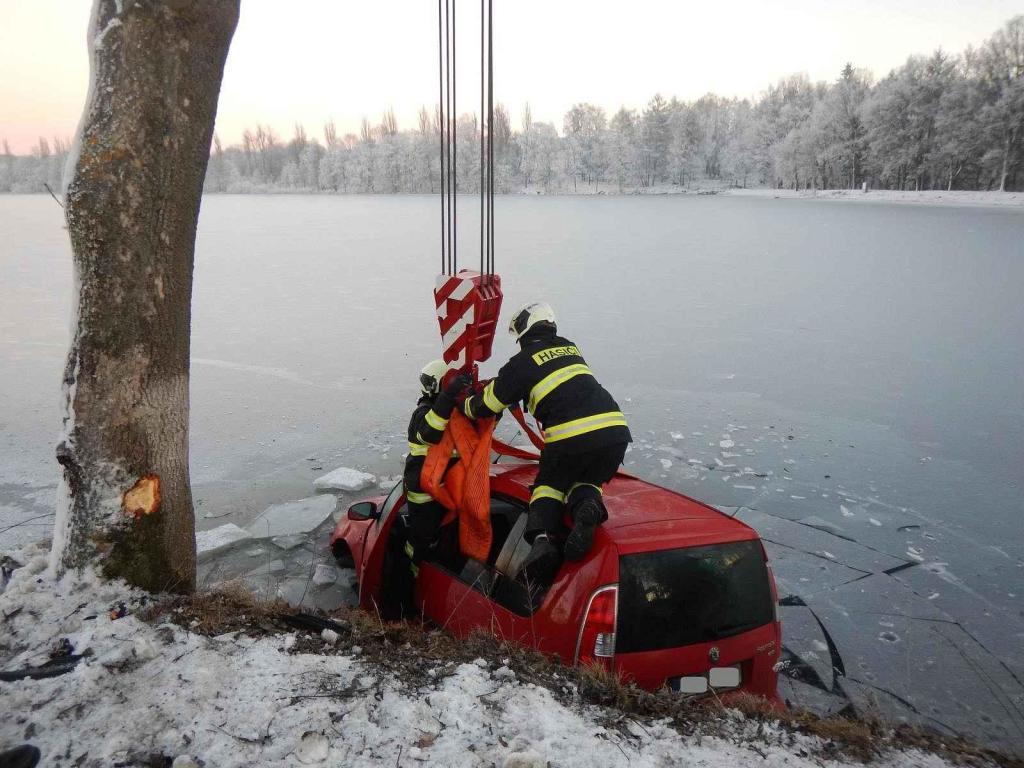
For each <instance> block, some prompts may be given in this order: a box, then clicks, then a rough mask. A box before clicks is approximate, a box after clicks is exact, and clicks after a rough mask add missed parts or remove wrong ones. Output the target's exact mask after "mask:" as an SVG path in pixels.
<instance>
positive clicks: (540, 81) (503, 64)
mask: <svg viewBox="0 0 1024 768" xmlns="http://www.w3.org/2000/svg"><path fill="white" fill-rule="evenodd" d="M457 1H458V2H459V11H458V22H459V24H458V32H459V40H460V47H459V53H458V56H459V58H458V63H459V94H460V98H459V109H460V112H470V111H475V110H476V109H478V106H479V67H480V64H479V35H480V17H479V13H480V4H479V3H478V2H476V1H475V0H457ZM494 5H495V31H494V34H495V44H494V56H495V100H496V101H497V102H502V103H504V104H506V105H507V106H508V108H509V110H510V112H511V114H512V117H513V122H514V124H515V125H517V126H518V124H519V121H520V114H521V112H522V107H523V104H525V103H526V102H529V103H530V105H531V107H532V110H533V116H534V119H535V120H543V121H551V122H553V123H554V124H555V125H556V127H557V128H558V129H559V130H561V126H562V115H563V113H564V112H565V110H566V109H567V108H568V107H569V106H570V105H571V104H573V103H574V102H578V101H589V102H592V103H595V104H599V105H601V106H603V107H605V108H606V109H607V110H608V111H609V112H613V111H614V110H616V109H618V107H619V106H621V105H623V104H625V105H626V106H630V107H642V106H643V105H644V103H645V102H646V101H647V100H648V99H649V98H650V97H651V96H652V95H653V94H654V93H655V92H656V91H660V92H661V93H662V94H663V95H664V96H665V97H666V98H667V97H670V96H672V95H675V96H678V97H679V98H681V99H684V100H690V99H694V98H697V97H699V96H701V95H702V94H704V93H706V92H708V91H712V92H715V93H717V94H719V95H722V96H741V97H752V96H756V95H757V94H758V93H760V92H761V91H763V90H764V88H765V87H766V86H767V85H769V84H771V83H773V82H775V81H777V80H778V79H779V78H781V77H784V76H786V75H789V74H793V73H796V72H806V73H807V74H808V75H809V76H810V77H811V79H812V80H832V79H834V78H835V77H836V76H837V75H838V73H839V71H840V69H841V68H842V67H843V64H844V63H845V62H847V61H851V62H853V64H854V66H856V67H863V68H866V69H869V70H871V71H873V72H874V74H875V76H876V77H877V78H880V77H882V76H884V75H885V74H887V73H888V72H889V71H890V70H891V69H892V68H893V67H896V66H898V65H899V64H901V63H902V62H903V61H904V60H905V59H906V57H907V56H908V55H910V54H912V53H929V52H931V51H932V50H934V49H935V48H938V47H941V48H943V49H945V50H947V51H950V52H959V51H961V50H962V49H963V48H964V47H966V46H967V45H968V44H972V45H978V44H980V43H981V42H983V41H984V40H985V39H986V38H987V37H989V36H990V35H991V34H992V33H993V32H994V31H995V30H996V29H997V28H999V27H1000V26H1002V25H1003V23H1005V22H1006V20H1007V19H1009V18H1010V17H1011V16H1013V15H1014V14H1016V13H1021V12H1022V10H1024V6H1022V2H1021V0H977V1H976V2H955V1H954V0H771V1H770V2H769V1H767V0H765V1H763V2H754V1H753V0H725V1H724V2H710V1H708V2H702V3H693V2H684V1H681V0H665V1H662V2H656V1H655V0H630V1H629V2H622V0H618V1H617V2H610V1H609V2H604V1H603V0H495V2H494ZM90 7H91V0H0V138H7V139H8V140H9V141H10V144H11V148H12V149H13V150H14V151H15V152H17V153H25V152H28V151H29V149H30V147H31V146H32V145H33V144H34V143H35V142H36V140H37V137H38V136H40V135H42V136H47V137H53V136H61V137H70V136H71V135H72V134H73V133H74V131H75V127H76V126H77V123H78V118H79V115H80V113H81V110H82V102H83V100H84V98H85V94H86V91H87V87H88V58H87V52H86V42H85V41H86V27H87V23H88V17H89V10H90ZM437 91H438V81H437V2H436V0H392V1H391V2H381V1H380V0H376V1H375V0H360V1H359V2H354V1H352V2H350V1H349V0H287V1H285V0H242V16H241V21H240V22H239V25H238V30H237V32H236V33H235V37H234V42H233V44H232V47H231V53H230V55H229V57H228V65H227V71H226V74H225V77H224V86H223V90H222V92H221V99H220V108H219V114H218V119H217V131H218V133H219V134H220V136H221V139H222V141H223V142H224V143H225V144H234V143H237V142H238V141H239V140H240V138H241V133H242V130H243V129H244V128H246V127H253V126H255V124H256V123H257V122H260V123H264V124H270V125H271V126H273V128H274V129H275V130H276V131H277V133H278V134H279V135H280V136H281V137H282V138H285V139H287V138H289V137H290V136H291V135H292V133H293V128H292V126H293V125H294V123H295V122H301V123H303V124H304V125H305V126H306V130H307V132H308V133H309V135H310V136H317V137H320V136H322V133H321V130H322V125H323V123H324V121H325V120H328V119H331V118H333V119H334V120H335V122H336V123H337V125H338V131H339V134H343V133H347V132H353V133H355V132H358V126H359V121H360V119H361V118H362V117H363V116H364V115H366V116H368V117H369V118H370V119H371V121H372V122H374V123H376V122H379V120H380V116H381V114H382V113H383V111H384V110H385V109H387V108H388V107H389V106H393V107H394V109H395V112H396V114H397V116H398V120H399V126H400V127H403V128H408V127H413V125H414V124H415V116H416V112H417V110H418V109H419V107H420V105H422V104H427V105H433V104H434V103H435V102H436V101H437Z"/></svg>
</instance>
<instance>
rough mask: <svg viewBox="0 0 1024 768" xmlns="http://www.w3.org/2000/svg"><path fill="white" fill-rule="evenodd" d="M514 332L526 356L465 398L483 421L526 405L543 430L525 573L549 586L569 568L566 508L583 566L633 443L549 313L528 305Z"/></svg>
mask: <svg viewBox="0 0 1024 768" xmlns="http://www.w3.org/2000/svg"><path fill="white" fill-rule="evenodd" d="M508 330H509V333H510V334H511V335H512V336H513V337H514V338H515V339H516V340H517V341H518V342H519V347H520V351H519V352H518V353H517V354H516V355H514V356H513V357H512V359H511V360H509V361H508V362H507V363H506V364H505V365H504V366H503V367H502V368H501V370H500V371H498V376H497V378H495V379H493V380H492V381H491V382H489V383H488V384H487V386H486V387H485V388H484V390H483V391H482V392H480V393H479V394H476V395H474V396H473V397H471V398H467V399H466V402H465V405H464V409H465V412H466V415H467V416H469V417H471V418H476V417H479V416H490V415H494V414H499V413H501V411H502V410H503V409H505V408H507V407H508V406H510V405H512V404H513V403H517V402H519V401H524V402H525V403H526V407H527V410H529V412H530V413H531V414H533V416H534V418H536V419H537V421H538V422H539V423H540V424H541V427H542V429H543V434H544V449H543V450H542V451H541V456H540V466H539V467H538V471H537V479H536V481H535V483H534V485H533V488H532V492H531V496H530V513H529V518H528V520H527V526H526V537H527V540H528V541H530V542H531V544H532V548H531V550H530V554H529V555H528V556H527V558H526V560H525V562H524V564H523V570H522V573H523V575H524V576H525V578H526V579H527V580H528V581H529V582H531V583H533V584H534V585H539V586H542V587H544V586H547V585H548V584H550V583H551V581H552V580H553V579H554V577H555V574H556V573H557V572H558V568H559V566H560V565H561V562H562V554H561V553H560V552H559V549H558V543H559V542H560V541H562V534H563V531H564V526H563V523H562V518H563V514H564V511H565V509H566V508H568V510H569V514H570V517H571V519H572V522H573V527H572V530H571V531H570V532H569V534H568V536H566V537H565V538H564V546H563V552H564V555H565V557H566V558H567V559H569V560H582V559H583V558H584V557H585V556H586V554H587V553H588V552H589V551H590V547H591V545H592V544H593V540H594V531H595V530H596V528H597V526H598V525H600V524H601V523H603V522H604V521H605V520H607V519H608V513H607V511H606V510H605V507H604V502H603V501H602V498H601V493H602V491H601V486H602V485H604V484H605V483H607V482H608V481H609V480H611V479H612V477H614V476H615V473H616V471H618V468H619V467H620V466H621V464H622V459H623V457H624V456H625V455H626V448H627V446H628V445H629V443H630V442H631V441H632V436H631V435H630V433H629V427H628V426H627V425H626V417H625V416H623V415H622V411H621V410H619V406H618V404H617V403H616V402H615V400H614V399H613V398H612V396H611V395H610V394H608V392H607V390H605V389H604V387H602V386H601V385H600V384H598V382H597V379H596V378H594V374H593V373H592V372H591V370H590V368H588V367H587V363H586V361H585V360H584V359H583V355H582V354H581V353H580V350H579V348H578V347H577V346H576V345H575V344H573V343H572V342H571V341H569V340H568V339H566V338H563V337H561V336H559V335H558V333H557V328H556V326H555V313H554V311H553V310H552V309H551V307H550V306H548V305H547V304H545V303H543V302H536V303H532V304H527V305H526V306H524V307H522V308H521V309H520V310H519V311H517V312H516V313H515V315H514V316H513V317H512V322H511V323H510V324H509V329H508Z"/></svg>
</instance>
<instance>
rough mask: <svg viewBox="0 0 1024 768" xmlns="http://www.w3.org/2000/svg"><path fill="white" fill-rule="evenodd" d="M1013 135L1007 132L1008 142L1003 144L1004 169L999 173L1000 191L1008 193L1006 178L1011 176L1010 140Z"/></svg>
mask: <svg viewBox="0 0 1024 768" xmlns="http://www.w3.org/2000/svg"><path fill="white" fill-rule="evenodd" d="M1011 136H1012V134H1011V133H1010V132H1009V131H1007V132H1006V140H1005V141H1004V142H1003V168H1002V170H1001V171H1000V173H999V191H1000V192H1005V191H1006V177H1007V176H1008V175H1009V174H1010V139H1011Z"/></svg>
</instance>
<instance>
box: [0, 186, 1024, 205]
mask: <svg viewBox="0 0 1024 768" xmlns="http://www.w3.org/2000/svg"><path fill="white" fill-rule="evenodd" d="M270 195H282V196H289V197H291V196H306V195H308V196H311V197H313V196H316V197H345V196H352V197H366V196H380V197H400V196H416V197H431V196H433V195H436V193H427V192H419V193H415V192H330V191H323V190H319V191H315V190H305V189H267V190H261V191H251V192H204V193H203V196H204V197H205V196H210V197H221V196H231V197H248V196H270ZM668 195H672V196H676V195H678V196H693V197H699V196H718V197H752V198H762V199H773V200H815V201H826V202H854V203H897V204H914V205H937V206H962V207H966V206H976V207H992V208H1024V192H999V191H997V190H993V191H971V190H953V191H952V192H947V191H944V190H923V191H918V192H915V191H910V190H894V189H873V190H868V191H867V192H862V191H861V190H856V189H817V190H814V189H801V190H794V189H771V188H767V187H750V188H739V187H708V188H702V187H693V188H679V187H675V186H668V185H665V186H656V187H648V188H646V189H631V190H626V191H622V192H619V191H618V190H617V189H603V188H602V189H599V190H593V189H589V190H578V191H576V192H569V191H561V190H560V191H557V192H545V191H544V190H541V189H524V190H520V191H517V192H504V193H500V195H499V196H503V197H658V196H668ZM7 196H9V197H33V196H34V197H48V196H49V195H48V194H47V193H46V192H5V193H0V198H2V197H7ZM459 197H460V198H462V199H473V200H476V199H477V198H478V196H477V193H475V192H466V193H461V194H460V195H459Z"/></svg>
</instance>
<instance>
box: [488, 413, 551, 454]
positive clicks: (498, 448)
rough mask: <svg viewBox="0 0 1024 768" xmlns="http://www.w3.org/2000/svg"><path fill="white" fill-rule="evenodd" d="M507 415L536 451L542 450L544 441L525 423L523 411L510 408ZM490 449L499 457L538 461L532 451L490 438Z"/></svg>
mask: <svg viewBox="0 0 1024 768" xmlns="http://www.w3.org/2000/svg"><path fill="white" fill-rule="evenodd" d="M508 410H509V413H511V414H512V418H514V419H515V420H516V421H517V422H518V423H519V426H521V427H522V428H523V431H524V432H525V433H526V436H527V437H528V438H530V442H531V443H533V445H534V446H535V447H536V448H537V450H538V451H542V450H544V440H543V439H541V437H540V436H539V435H538V434H537V433H536V432H534V431H533V429H532V428H531V427H530V425H529V424H527V423H526V417H525V416H524V415H523V409H522V408H520V407H519V406H518V405H514V406H512V407H510V408H509V409H508ZM491 444H492V445H491V447H492V448H493V449H494V452H495V453H497V454H498V455H500V456H511V457H512V458H514V459H525V460H526V461H537V460H538V459H540V454H539V453H533V452H532V451H527V450H523V449H522V448H516V447H515V446H514V445H509V444H508V443H506V442H504V441H502V440H499V439H498V438H496V437H495V438H491Z"/></svg>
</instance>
